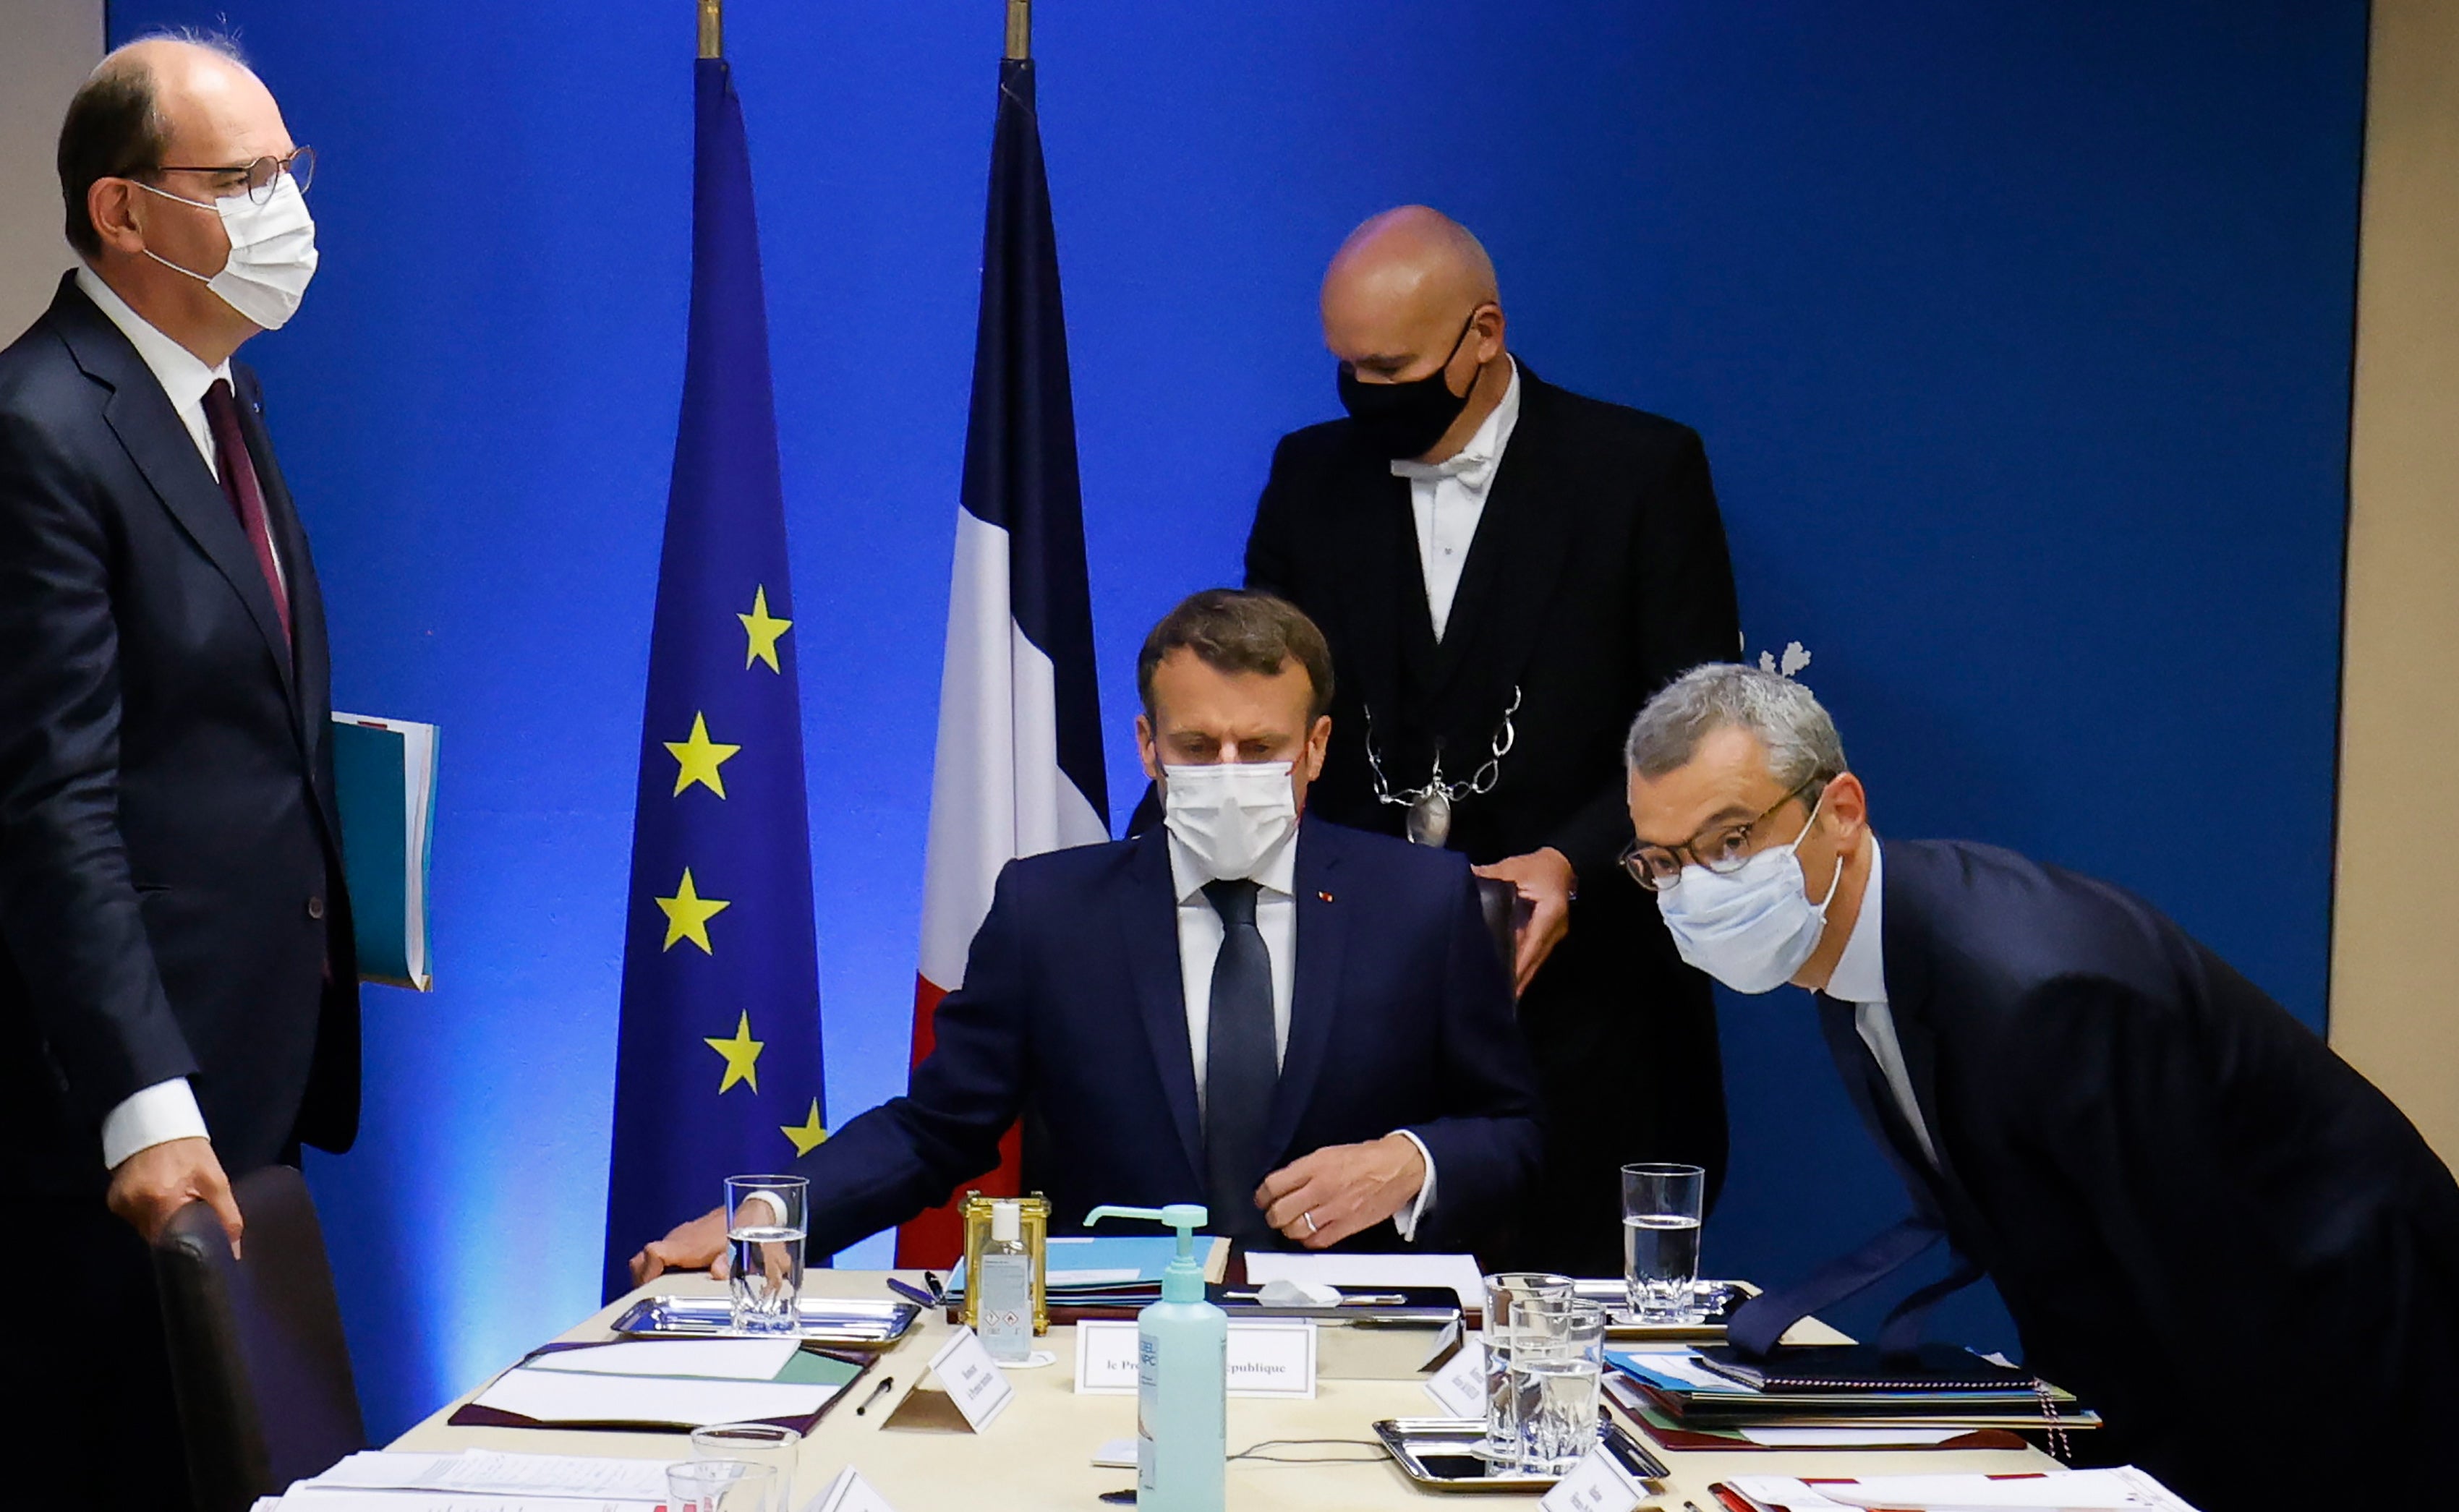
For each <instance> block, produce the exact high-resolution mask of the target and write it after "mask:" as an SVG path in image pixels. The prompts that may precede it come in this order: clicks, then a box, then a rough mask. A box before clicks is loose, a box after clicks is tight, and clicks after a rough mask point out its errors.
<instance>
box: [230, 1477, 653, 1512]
mask: <svg viewBox="0 0 2459 1512" xmlns="http://www.w3.org/2000/svg"><path fill="white" fill-rule="evenodd" d="M656 1505H658V1503H657V1502H632V1501H624V1502H609V1501H606V1500H604V1499H602V1498H595V1497H552V1496H537V1495H535V1494H533V1495H530V1496H474V1495H472V1494H471V1493H470V1492H467V1491H367V1490H361V1489H359V1488H358V1487H355V1486H318V1485H309V1484H307V1483H305V1481H302V1482H301V1483H300V1484H298V1485H295V1486H292V1487H291V1488H290V1489H289V1490H288V1491H286V1492H284V1494H283V1495H282V1497H281V1498H280V1500H278V1501H277V1500H271V1499H267V1500H265V1501H261V1502H257V1504H256V1512H268V1509H271V1512H641V1509H642V1508H644V1507H652V1506H656Z"/></svg>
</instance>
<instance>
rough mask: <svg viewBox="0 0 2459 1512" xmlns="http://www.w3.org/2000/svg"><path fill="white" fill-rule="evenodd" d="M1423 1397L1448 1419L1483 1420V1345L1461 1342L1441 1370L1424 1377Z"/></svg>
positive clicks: (1473, 1340)
mask: <svg viewBox="0 0 2459 1512" xmlns="http://www.w3.org/2000/svg"><path fill="white" fill-rule="evenodd" d="M1426 1395H1427V1396H1429V1397H1433V1398H1434V1399H1435V1401H1436V1403H1437V1405H1439V1406H1440V1407H1441V1408H1442V1410H1443V1412H1444V1413H1445V1414H1446V1415H1447V1416H1449V1417H1453V1418H1482V1417H1484V1416H1485V1341H1484V1340H1482V1339H1474V1338H1471V1339H1463V1340H1461V1347H1460V1349H1459V1351H1458V1352H1457V1353H1455V1354H1454V1355H1452V1357H1451V1358H1450V1359H1449V1360H1448V1361H1446V1362H1445V1363H1444V1365H1443V1368H1442V1369H1441V1370H1439V1371H1437V1372H1435V1373H1434V1374H1433V1375H1432V1376H1428V1377H1426Z"/></svg>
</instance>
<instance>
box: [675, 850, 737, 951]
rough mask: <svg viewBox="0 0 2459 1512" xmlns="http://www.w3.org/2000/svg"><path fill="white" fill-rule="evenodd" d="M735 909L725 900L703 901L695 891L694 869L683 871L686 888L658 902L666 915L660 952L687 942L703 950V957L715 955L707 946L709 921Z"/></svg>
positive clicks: (681, 887)
mask: <svg viewBox="0 0 2459 1512" xmlns="http://www.w3.org/2000/svg"><path fill="white" fill-rule="evenodd" d="M733 906H734V905H733V903H732V901H731V900H729V899H726V898H704V897H702V896H701V895H700V893H698V892H696V891H694V889H693V887H692V874H691V868H689V867H685V868H683V885H682V886H680V887H678V888H676V889H675V895H674V896H673V897H662V898H660V899H658V907H659V908H661V909H662V910H664V911H665V915H666V942H665V943H664V944H663V945H661V946H659V947H658V948H659V949H660V950H662V951H670V950H673V949H674V948H675V941H677V940H686V939H687V940H689V941H691V942H692V943H693V944H695V945H697V946H699V947H700V953H701V954H702V955H704V956H714V955H716V954H717V952H715V951H713V950H711V949H709V946H708V921H709V920H710V919H711V918H713V917H715V916H716V915H718V914H723V913H725V911H726V910H727V909H729V908H732V907H733Z"/></svg>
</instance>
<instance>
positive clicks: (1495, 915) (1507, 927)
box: [1477, 877, 1529, 977]
mask: <svg viewBox="0 0 2459 1512" xmlns="http://www.w3.org/2000/svg"><path fill="white" fill-rule="evenodd" d="M1477 906H1478V909H1479V911H1480V912H1482V914H1485V930H1486V933H1487V934H1489V935H1493V936H1494V949H1495V954H1497V955H1499V956H1502V957H1503V975H1504V976H1505V977H1508V976H1510V975H1511V974H1512V972H1511V968H1512V966H1513V964H1514V963H1515V962H1517V961H1518V960H1519V958H1520V952H1519V940H1518V937H1517V936H1518V933H1519V930H1520V926H1521V925H1522V924H1524V923H1525V922H1527V918H1528V914H1529V903H1528V901H1527V899H1525V898H1524V897H1522V896H1521V895H1520V889H1519V888H1517V887H1515V886H1513V885H1512V884H1511V883H1508V882H1505V881H1503V879H1502V878H1501V877H1479V878H1478V879H1477Z"/></svg>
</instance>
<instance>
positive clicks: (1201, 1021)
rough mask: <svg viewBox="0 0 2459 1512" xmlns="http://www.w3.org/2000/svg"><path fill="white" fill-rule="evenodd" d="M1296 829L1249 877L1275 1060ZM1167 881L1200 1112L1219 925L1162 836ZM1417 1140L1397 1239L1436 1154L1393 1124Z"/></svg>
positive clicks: (1281, 1025) (1290, 970) (1182, 856)
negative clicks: (1420, 1177) (1420, 1169)
mask: <svg viewBox="0 0 2459 1512" xmlns="http://www.w3.org/2000/svg"><path fill="white" fill-rule="evenodd" d="M1297 837H1298V831H1297V830H1291V831H1290V835H1289V838H1287V839H1285V840H1283V841H1282V842H1281V843H1280V844H1279V845H1276V846H1274V847H1273V848H1272V850H1271V851H1266V852H1265V854H1264V858H1263V859H1262V860H1261V861H1259V862H1258V863H1256V866H1255V869H1254V871H1252V872H1250V873H1248V880H1251V881H1252V882H1254V883H1255V884H1256V887H1255V933H1256V934H1258V935H1263V936H1264V954H1265V955H1266V956H1269V957H1271V959H1272V1061H1273V1064H1274V1066H1275V1067H1277V1066H1278V1065H1279V1063H1280V1062H1281V1061H1283V1060H1285V1059H1286V1058H1287V1057H1288V1055H1289V1053H1290V1001H1291V998H1293V997H1294V996H1295V994H1296V991H1297V979H1298V900H1297V893H1296V887H1297V866H1298V848H1297ZM1168 838H1169V881H1170V888H1171V890H1172V891H1173V892H1174V893H1176V894H1177V896H1178V976H1179V984H1180V990H1181V993H1182V995H1183V996H1184V997H1185V998H1186V1000H1187V1049H1188V1051H1189V1052H1190V1053H1191V1054H1192V1055H1193V1056H1194V1059H1195V1107H1196V1112H1197V1115H1198V1117H1202V1116H1203V1114H1204V1112H1205V1107H1204V1099H1205V1088H1204V1071H1205V1066H1206V1064H1207V1063H1208V1060H1209V1048H1210V1047H1209V1044H1208V1040H1209V1038H1210V1033H1211V1027H1212V966H1213V962H1215V961H1216V960H1218V959H1219V958H1220V956H1221V939H1222V935H1223V934H1224V930H1223V927H1222V923H1221V915H1220V914H1219V913H1218V912H1217V911H1216V910H1215V909H1214V908H1213V907H1212V900H1211V899H1210V898H1208V897H1206V896H1205V895H1204V884H1206V883H1207V882H1209V881H1212V880H1213V878H1212V876H1211V875H1210V874H1209V873H1208V872H1206V871H1205V870H1204V868H1203V866H1202V864H1201V863H1199V862H1198V861H1197V860H1196V859H1195V854H1194V852H1193V851H1189V850H1187V847H1186V846H1185V845H1183V844H1181V843H1180V841H1179V838H1178V836H1176V835H1174V834H1173V835H1170V836H1169V837H1168ZM1398 1132H1399V1134H1400V1136H1401V1137H1402V1138H1404V1139H1406V1140H1407V1141H1408V1142H1409V1143H1410V1144H1412V1145H1416V1146H1418V1156H1419V1159H1420V1160H1422V1161H1424V1162H1425V1164H1426V1180H1425V1184H1424V1185H1423V1186H1421V1187H1419V1188H1418V1195H1417V1196H1416V1197H1415V1198H1413V1199H1411V1200H1410V1201H1409V1202H1408V1203H1407V1204H1405V1205H1404V1206H1403V1207H1402V1208H1401V1209H1400V1210H1399V1211H1398V1212H1397V1213H1395V1214H1393V1215H1392V1223H1393V1225H1394V1227H1396V1228H1397V1229H1399V1230H1400V1237H1401V1238H1402V1239H1409V1238H1413V1237H1414V1236H1415V1235H1416V1233H1417V1230H1418V1224H1419V1220H1420V1219H1422V1218H1424V1217H1425V1215H1426V1212H1427V1210H1428V1209H1429V1208H1433V1207H1434V1205H1435V1157H1434V1152H1433V1151H1431V1150H1429V1149H1427V1148H1426V1142H1425V1141H1423V1140H1421V1139H1419V1138H1418V1136H1416V1135H1415V1134H1412V1133H1410V1132H1409V1131H1408V1130H1407V1129H1401V1130H1399V1131H1398Z"/></svg>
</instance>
